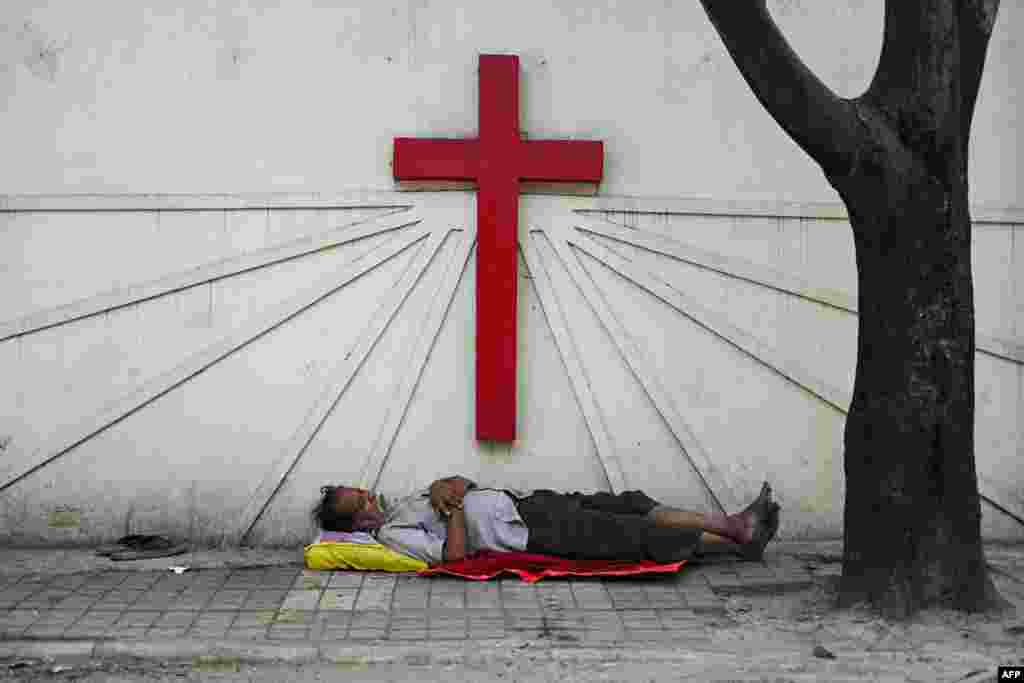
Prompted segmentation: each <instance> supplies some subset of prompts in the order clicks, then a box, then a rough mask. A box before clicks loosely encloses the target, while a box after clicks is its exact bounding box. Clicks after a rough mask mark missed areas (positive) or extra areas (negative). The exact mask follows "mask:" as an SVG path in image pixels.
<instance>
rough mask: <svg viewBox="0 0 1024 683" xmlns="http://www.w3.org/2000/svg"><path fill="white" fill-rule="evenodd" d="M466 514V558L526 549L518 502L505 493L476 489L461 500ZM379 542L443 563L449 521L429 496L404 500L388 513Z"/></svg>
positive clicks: (428, 561) (523, 525) (401, 551)
mask: <svg viewBox="0 0 1024 683" xmlns="http://www.w3.org/2000/svg"><path fill="white" fill-rule="evenodd" d="M462 509H463V511H465V513H466V555H467V556H469V555H472V554H473V553H476V552H478V551H480V550H497V551H503V552H505V551H523V550H526V541H527V538H528V535H529V534H528V530H527V528H526V525H525V524H524V523H523V519H522V517H520V516H519V510H517V509H516V506H515V503H514V502H513V501H512V499H511V498H510V497H509V496H508V495H506V494H505V493H504V492H503V491H498V490H495V489H479V488H478V489H473V490H471V491H469V492H467V493H466V496H465V498H463V500H462ZM377 540H378V541H380V542H381V543H383V544H384V545H386V546H388V547H389V548H391V549H392V550H395V551H398V552H400V553H402V554H405V555H409V556H411V557H415V558H417V559H420V560H423V561H424V562H426V563H427V564H440V563H442V562H444V545H445V542H446V541H447V540H448V520H446V519H444V518H442V517H441V515H439V514H438V513H437V512H436V511H435V510H434V508H433V507H431V506H430V495H429V493H420V494H416V495H412V496H409V497H408V498H404V499H402V500H400V501H398V502H397V503H395V505H394V506H393V507H392V509H391V510H389V511H388V513H387V521H386V522H385V523H384V526H382V527H381V528H380V529H379V530H378V531H377Z"/></svg>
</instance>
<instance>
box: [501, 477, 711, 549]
mask: <svg viewBox="0 0 1024 683" xmlns="http://www.w3.org/2000/svg"><path fill="white" fill-rule="evenodd" d="M657 505H659V503H658V502H657V501H656V500H654V499H653V498H650V497H648V496H647V495H646V494H644V493H643V492H642V491H624V492H622V493H619V494H611V493H595V494H583V493H557V492H555V491H549V490H543V489H542V490H539V491H535V492H534V493H533V494H532V495H530V496H528V497H526V498H520V499H517V500H516V507H517V508H518V509H519V515H520V516H521V517H522V518H523V522H524V523H525V524H526V528H527V529H528V530H529V539H528V541H527V546H526V550H527V552H531V553H540V554H544V555H554V556H557V557H565V558H568V559H572V560H630V561H640V560H654V561H655V562H679V561H680V560H688V559H690V558H692V557H693V556H694V553H695V551H696V550H697V546H698V544H699V543H700V535H701V532H700V530H699V529H673V528H668V527H659V526H657V525H656V524H655V523H654V522H653V521H652V520H651V519H650V518H649V517H648V516H647V515H648V513H649V512H650V511H651V510H653V509H654V508H655V507H656V506H657Z"/></svg>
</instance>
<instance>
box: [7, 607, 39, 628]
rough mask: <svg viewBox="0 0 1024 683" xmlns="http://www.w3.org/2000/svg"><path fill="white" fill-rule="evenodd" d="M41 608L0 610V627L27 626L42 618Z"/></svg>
mask: <svg viewBox="0 0 1024 683" xmlns="http://www.w3.org/2000/svg"><path fill="white" fill-rule="evenodd" d="M42 616H43V614H42V612H40V611H39V610H33V609H13V610H7V611H4V612H0V628H5V629H9V628H19V627H20V628H25V627H27V626H29V625H31V624H33V623H35V622H37V621H39V619H40V618H42Z"/></svg>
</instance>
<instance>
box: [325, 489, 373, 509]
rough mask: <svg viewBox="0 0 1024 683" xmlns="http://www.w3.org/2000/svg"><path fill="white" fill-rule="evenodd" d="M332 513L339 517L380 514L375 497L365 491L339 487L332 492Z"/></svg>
mask: <svg viewBox="0 0 1024 683" xmlns="http://www.w3.org/2000/svg"><path fill="white" fill-rule="evenodd" d="M334 511H335V512H337V513H338V514H339V515H348V516H351V515H355V514H356V513H359V512H380V508H379V507H377V496H376V494H371V493H370V492H369V491H367V490H366V489H356V488H351V487H349V486H340V487H338V489H337V490H335V492H334Z"/></svg>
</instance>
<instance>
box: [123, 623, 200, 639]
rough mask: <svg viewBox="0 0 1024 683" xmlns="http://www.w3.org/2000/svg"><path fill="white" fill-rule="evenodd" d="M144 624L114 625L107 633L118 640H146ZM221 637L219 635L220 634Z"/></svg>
mask: <svg viewBox="0 0 1024 683" xmlns="http://www.w3.org/2000/svg"><path fill="white" fill-rule="evenodd" d="M148 630H149V629H147V628H146V627H144V626H132V627H118V626H112V627H111V628H110V629H109V630H108V631H107V635H108V636H110V637H112V638H117V639H118V640H144V639H145V638H146V631H148ZM218 637H219V636H218Z"/></svg>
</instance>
